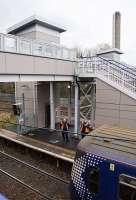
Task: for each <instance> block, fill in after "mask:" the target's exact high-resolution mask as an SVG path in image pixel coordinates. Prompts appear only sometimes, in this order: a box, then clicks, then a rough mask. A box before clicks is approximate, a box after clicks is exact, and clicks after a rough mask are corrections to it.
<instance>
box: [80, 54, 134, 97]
mask: <svg viewBox="0 0 136 200" xmlns="http://www.w3.org/2000/svg"><path fill="white" fill-rule="evenodd" d="M76 75H77V76H79V77H96V78H99V79H101V80H102V81H104V82H106V83H107V84H109V85H111V86H112V87H114V88H116V89H118V90H119V91H121V92H123V93H124V94H126V95H128V96H129V97H131V98H133V99H135V100H136V68H133V67H130V66H128V65H125V64H124V63H121V62H117V61H113V60H108V59H105V58H102V57H98V56H95V57H90V58H87V57H84V58H80V59H79V67H78V68H77V70H76Z"/></svg>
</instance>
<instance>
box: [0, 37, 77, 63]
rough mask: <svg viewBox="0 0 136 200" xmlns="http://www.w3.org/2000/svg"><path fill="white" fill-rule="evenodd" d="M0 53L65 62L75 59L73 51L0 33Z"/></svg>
mask: <svg viewBox="0 0 136 200" xmlns="http://www.w3.org/2000/svg"><path fill="white" fill-rule="evenodd" d="M0 51H4V52H10V53H18V54H26V55H34V56H42V57H51V58H59V59H66V60H75V59H76V53H75V50H74V49H68V48H66V47H63V46H60V45H57V44H47V43H43V42H39V41H37V40H31V39H27V38H22V37H18V36H14V35H9V34H2V33H0Z"/></svg>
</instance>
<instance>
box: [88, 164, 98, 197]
mask: <svg viewBox="0 0 136 200" xmlns="http://www.w3.org/2000/svg"><path fill="white" fill-rule="evenodd" d="M99 179H100V169H99V168H98V167H92V168H91V169H90V171H89V174H88V186H89V190H90V192H91V193H94V194H96V193H98V191H99V182H100V181H99Z"/></svg>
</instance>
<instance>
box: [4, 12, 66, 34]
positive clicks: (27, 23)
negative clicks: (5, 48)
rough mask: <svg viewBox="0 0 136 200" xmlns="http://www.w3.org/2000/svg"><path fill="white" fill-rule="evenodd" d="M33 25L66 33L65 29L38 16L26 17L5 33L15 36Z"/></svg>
mask: <svg viewBox="0 0 136 200" xmlns="http://www.w3.org/2000/svg"><path fill="white" fill-rule="evenodd" d="M35 24H39V25H41V26H43V27H46V28H49V29H52V30H55V31H58V32H59V33H63V32H65V31H66V29H65V28H64V27H62V26H60V25H58V24H56V23H54V22H49V21H48V20H46V19H44V18H42V17H40V16H37V15H32V16H31V17H28V18H26V19H25V20H23V21H21V22H19V23H17V24H15V25H13V26H11V27H9V28H8V29H7V33H8V34H16V33H18V32H20V31H22V30H24V29H26V28H28V27H31V26H32V25H35Z"/></svg>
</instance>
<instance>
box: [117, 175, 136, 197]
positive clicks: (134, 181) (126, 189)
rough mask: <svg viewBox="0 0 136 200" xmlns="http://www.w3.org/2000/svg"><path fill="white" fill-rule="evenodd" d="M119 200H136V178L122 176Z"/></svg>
mask: <svg viewBox="0 0 136 200" xmlns="http://www.w3.org/2000/svg"><path fill="white" fill-rule="evenodd" d="M119 200H136V177H132V176H128V175H125V174H121V175H120V178H119Z"/></svg>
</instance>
